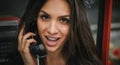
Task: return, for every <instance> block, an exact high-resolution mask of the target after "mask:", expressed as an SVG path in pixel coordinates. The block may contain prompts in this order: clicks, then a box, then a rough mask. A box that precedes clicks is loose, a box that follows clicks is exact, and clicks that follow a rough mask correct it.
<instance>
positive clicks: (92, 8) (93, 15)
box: [85, 0, 99, 42]
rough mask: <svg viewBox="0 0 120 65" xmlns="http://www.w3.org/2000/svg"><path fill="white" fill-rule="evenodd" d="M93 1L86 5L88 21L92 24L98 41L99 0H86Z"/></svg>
mask: <svg viewBox="0 0 120 65" xmlns="http://www.w3.org/2000/svg"><path fill="white" fill-rule="evenodd" d="M85 1H89V2H91V3H90V4H89V5H86V9H87V15H88V22H89V24H90V27H91V30H92V34H93V37H94V40H95V42H96V36H97V23H98V1H99V0H85Z"/></svg>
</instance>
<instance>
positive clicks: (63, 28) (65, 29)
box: [60, 26, 70, 36]
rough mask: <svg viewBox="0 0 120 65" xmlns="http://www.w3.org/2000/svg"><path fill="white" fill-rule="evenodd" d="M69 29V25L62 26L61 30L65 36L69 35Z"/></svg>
mask: <svg viewBox="0 0 120 65" xmlns="http://www.w3.org/2000/svg"><path fill="white" fill-rule="evenodd" d="M69 29H70V27H69V26H63V27H60V31H61V33H62V34H63V35H64V36H67V35H68V33H69Z"/></svg>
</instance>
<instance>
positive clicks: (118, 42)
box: [109, 0, 120, 65]
mask: <svg viewBox="0 0 120 65" xmlns="http://www.w3.org/2000/svg"><path fill="white" fill-rule="evenodd" d="M109 65H120V0H113V12H112V24H111V36H110V50H109Z"/></svg>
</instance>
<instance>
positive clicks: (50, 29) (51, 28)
mask: <svg viewBox="0 0 120 65" xmlns="http://www.w3.org/2000/svg"><path fill="white" fill-rule="evenodd" d="M57 32H58V29H57V24H56V22H55V21H52V22H50V24H49V26H48V33H49V34H52V35H54V34H57Z"/></svg>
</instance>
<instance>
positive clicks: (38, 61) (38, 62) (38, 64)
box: [36, 55, 40, 65]
mask: <svg viewBox="0 0 120 65" xmlns="http://www.w3.org/2000/svg"><path fill="white" fill-rule="evenodd" d="M39 58H40V57H39V55H37V58H36V59H37V65H40V59H39Z"/></svg>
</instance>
